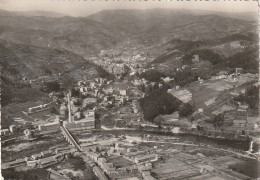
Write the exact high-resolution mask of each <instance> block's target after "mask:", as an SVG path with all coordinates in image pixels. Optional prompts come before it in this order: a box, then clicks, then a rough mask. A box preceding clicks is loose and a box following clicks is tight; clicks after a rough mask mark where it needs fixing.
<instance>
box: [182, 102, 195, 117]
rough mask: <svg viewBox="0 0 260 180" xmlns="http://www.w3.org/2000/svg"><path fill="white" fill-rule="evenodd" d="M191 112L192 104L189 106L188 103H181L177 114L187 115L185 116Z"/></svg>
mask: <svg viewBox="0 0 260 180" xmlns="http://www.w3.org/2000/svg"><path fill="white" fill-rule="evenodd" d="M192 112H193V110H192V106H191V104H190V103H185V104H182V105H181V106H180V107H179V115H180V116H182V117H187V116H188V115H190V114H191V113H192Z"/></svg>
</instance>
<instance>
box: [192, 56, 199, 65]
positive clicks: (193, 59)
mask: <svg viewBox="0 0 260 180" xmlns="http://www.w3.org/2000/svg"><path fill="white" fill-rule="evenodd" d="M192 62H193V63H198V62H200V58H199V55H197V54H195V55H193V57H192Z"/></svg>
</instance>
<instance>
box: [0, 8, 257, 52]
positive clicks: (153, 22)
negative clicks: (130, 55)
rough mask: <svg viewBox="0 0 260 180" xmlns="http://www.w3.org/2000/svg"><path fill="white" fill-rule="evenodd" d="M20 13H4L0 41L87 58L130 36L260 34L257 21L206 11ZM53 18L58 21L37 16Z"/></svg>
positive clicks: (144, 39) (154, 39)
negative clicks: (76, 14) (83, 14)
mask: <svg viewBox="0 0 260 180" xmlns="http://www.w3.org/2000/svg"><path fill="white" fill-rule="evenodd" d="M208 13H209V12H208ZM18 14H19V13H17V12H8V11H0V18H1V21H0V39H2V40H5V41H7V42H11V43H16V44H26V45H33V46H39V47H49V48H56V49H61V50H63V49H65V50H68V51H71V52H73V53H76V54H79V55H83V56H85V57H87V56H92V55H95V54H97V53H98V52H100V50H103V49H109V48H113V47H115V45H116V44H118V43H119V42H123V41H125V40H126V39H127V38H136V39H138V43H139V42H140V43H144V44H146V45H148V46H149V45H157V44H160V43H165V42H167V41H170V40H172V39H176V38H178V39H182V40H190V41H197V40H205V39H217V38H223V37H226V36H229V35H232V34H234V33H241V32H257V25H256V23H255V22H251V21H245V20H241V19H235V18H229V17H222V16H219V15H216V14H210V15H208V14H207V15H205V14H206V12H204V11H187V10H186V11H180V10H172V9H150V10H105V11H101V12H98V13H96V14H93V15H91V16H88V17H67V16H65V17H59V18H57V16H60V15H59V14H58V15H57V14H56V15H55V13H49V12H41V11H35V12H28V13H25V12H23V13H21V14H19V15H18ZM48 14H49V15H50V16H55V18H54V17H45V16H37V15H48ZM203 14H204V15H203ZM25 15H26V16H25Z"/></svg>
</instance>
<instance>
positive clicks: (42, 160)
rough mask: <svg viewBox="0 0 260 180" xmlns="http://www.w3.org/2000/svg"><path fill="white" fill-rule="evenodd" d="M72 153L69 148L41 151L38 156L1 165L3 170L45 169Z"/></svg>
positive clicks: (34, 155)
mask: <svg viewBox="0 0 260 180" xmlns="http://www.w3.org/2000/svg"><path fill="white" fill-rule="evenodd" d="M70 153H72V150H71V149H70V147H61V148H56V149H50V150H46V151H42V152H40V153H38V154H33V155H31V156H30V157H25V158H20V159H17V160H15V161H11V162H6V163H2V168H3V169H8V168H14V167H19V166H26V165H27V166H28V167H31V168H34V167H40V168H45V167H48V166H50V165H53V164H56V163H58V162H59V161H61V160H62V159H64V157H65V155H66V154H70Z"/></svg>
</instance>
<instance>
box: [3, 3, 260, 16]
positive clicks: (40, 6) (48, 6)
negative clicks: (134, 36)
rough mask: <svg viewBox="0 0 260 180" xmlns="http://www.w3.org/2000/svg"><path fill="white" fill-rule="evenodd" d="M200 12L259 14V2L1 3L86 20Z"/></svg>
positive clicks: (8, 6)
mask: <svg viewBox="0 0 260 180" xmlns="http://www.w3.org/2000/svg"><path fill="white" fill-rule="evenodd" d="M152 8H171V9H201V10H211V11H225V12H251V11H252V12H257V11H258V2H257V1H256V0H247V1H245V0H242V1H240V0H215V1H214V0H209V1H205V0H203V1H200V0H190V1H188V0H183V1H180V0H179V1H177V0H172V1H171V0H161V1H159V0H147V1H144V0H114V1H113V0H107V1H105V0H0V9H3V10H8V11H32V10H43V11H54V12H58V13H63V14H67V15H71V16H87V15H90V14H93V13H96V12H99V11H101V10H105V9H152Z"/></svg>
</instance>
